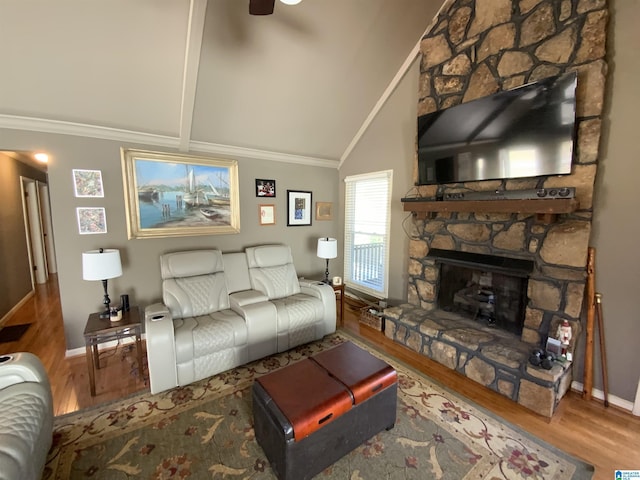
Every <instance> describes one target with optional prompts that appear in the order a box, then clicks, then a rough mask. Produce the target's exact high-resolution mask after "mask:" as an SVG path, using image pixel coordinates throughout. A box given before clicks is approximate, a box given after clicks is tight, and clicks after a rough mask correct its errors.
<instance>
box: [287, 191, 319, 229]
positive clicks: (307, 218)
mask: <svg viewBox="0 0 640 480" xmlns="http://www.w3.org/2000/svg"><path fill="white" fill-rule="evenodd" d="M312 210H313V205H312V203H311V192H305V191H299V190H287V226H288V227H296V226H303V225H311V211H312Z"/></svg>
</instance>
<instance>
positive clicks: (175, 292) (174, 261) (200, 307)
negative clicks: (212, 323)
mask: <svg viewBox="0 0 640 480" xmlns="http://www.w3.org/2000/svg"><path fill="white" fill-rule="evenodd" d="M160 273H161V275H162V299H163V301H164V304H165V305H166V306H167V307H168V308H169V311H170V312H171V315H172V316H173V318H174V319H179V318H186V317H197V316H200V315H207V314H209V313H213V312H217V311H219V310H224V309H227V308H229V295H228V292H227V285H226V280H225V275H224V264H223V262H222V253H221V252H220V251H219V250H194V251H187V252H175V253H167V254H164V255H162V256H161V257H160Z"/></svg>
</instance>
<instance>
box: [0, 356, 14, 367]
mask: <svg viewBox="0 0 640 480" xmlns="http://www.w3.org/2000/svg"><path fill="white" fill-rule="evenodd" d="M11 360H13V355H0V365H1V364H3V363H7V362H10V361H11Z"/></svg>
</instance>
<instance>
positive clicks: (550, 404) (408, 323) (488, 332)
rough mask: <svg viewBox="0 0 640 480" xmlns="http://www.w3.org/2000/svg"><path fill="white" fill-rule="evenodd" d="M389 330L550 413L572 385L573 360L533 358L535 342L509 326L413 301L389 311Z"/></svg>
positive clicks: (476, 378)
mask: <svg viewBox="0 0 640 480" xmlns="http://www.w3.org/2000/svg"><path fill="white" fill-rule="evenodd" d="M384 315H385V319H386V321H385V335H386V336H387V337H388V338H390V339H392V340H394V341H396V342H398V343H401V344H403V345H406V346H407V347H409V348H410V349H412V350H414V351H416V352H418V353H421V354H422V355H425V356H427V357H429V358H431V359H433V360H435V361H437V362H438V363H441V364H442V365H444V366H446V367H448V368H451V369H452V370H456V371H458V372H460V373H462V374H463V375H465V376H467V377H469V378H470V379H472V380H474V381H476V382H478V383H480V384H482V385H484V386H485V387H488V388H490V389H492V390H494V391H496V392H498V393H500V394H502V395H504V396H506V397H508V398H510V399H511V400H513V401H515V402H517V403H519V404H521V405H523V406H524V407H527V408H529V409H531V410H533V411H534V412H536V413H539V414H540V415H544V416H545V417H551V416H552V415H553V412H554V411H555V409H556V407H557V405H558V403H559V402H560V399H561V398H562V397H563V396H564V394H565V393H566V392H567V390H568V389H569V387H570V385H571V380H572V375H571V364H570V363H569V362H567V363H565V364H561V363H558V362H555V364H554V366H553V368H552V369H551V370H544V369H542V368H539V367H534V366H533V365H531V364H529V363H528V359H529V353H530V351H531V345H530V344H527V343H525V342H522V341H521V340H520V339H519V338H518V337H517V336H515V335H514V334H512V333H509V332H506V331H504V330H498V329H495V328H491V327H488V326H485V325H483V324H482V323H481V322H476V321H473V320H469V319H466V318H464V317H462V316H460V315H457V314H455V313H451V312H445V311H443V310H430V311H427V310H424V309H422V308H419V307H415V306H413V305H409V304H403V305H400V306H398V307H391V308H387V309H385V310H384Z"/></svg>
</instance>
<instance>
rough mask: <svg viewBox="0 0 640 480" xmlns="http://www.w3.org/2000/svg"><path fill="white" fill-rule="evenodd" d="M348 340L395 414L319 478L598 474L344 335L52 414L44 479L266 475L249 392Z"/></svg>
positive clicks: (576, 477) (567, 476)
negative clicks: (387, 388)
mask: <svg viewBox="0 0 640 480" xmlns="http://www.w3.org/2000/svg"><path fill="white" fill-rule="evenodd" d="M347 340H350V341H352V342H354V343H356V344H357V345H359V346H361V347H363V348H365V349H366V350H368V351H370V352H371V353H373V354H374V355H376V356H378V357H380V358H382V359H383V360H385V361H386V362H388V363H389V364H391V365H392V366H393V367H394V368H395V369H396V371H397V372H398V379H399V390H398V392H399V393H398V412H397V422H396V425H395V427H394V428H393V429H391V430H389V431H383V432H381V433H379V434H378V435H376V436H374V437H373V438H371V439H370V440H369V441H367V442H365V443H364V444H363V445H361V446H360V447H358V448H356V449H355V450H354V451H352V452H351V453H349V454H347V455H346V456H345V457H343V458H342V459H341V460H339V461H338V462H336V463H335V464H334V465H332V466H330V467H328V468H327V469H326V470H325V471H323V472H322V473H320V474H318V476H317V477H316V478H318V479H345V480H346V479H350V480H369V479H370V480H379V479H382V478H384V479H398V480H400V479H425V478H434V479H450V480H460V479H469V480H470V479H481V478H482V479H488V480H498V479H520V480H522V479H538V480H542V479H557V480H560V479H562V480H567V479H574V480H582V479H590V478H591V477H592V474H593V467H592V466H590V465H588V464H586V463H584V462H581V461H580V460H577V459H575V458H573V457H571V456H569V455H567V454H566V453H563V452H561V451H560V450H558V449H556V448H554V447H553V446H551V445H549V444H547V443H545V442H543V441H542V440H540V439H537V438H535V437H533V436H531V435H529V434H528V433H526V432H524V431H522V430H520V429H518V428H517V427H514V426H512V425H509V424H505V422H504V421H502V420H500V419H499V418H497V417H495V416H493V415H492V414H490V413H487V412H486V411H484V410H483V409H481V408H479V407H477V406H474V405H473V404H471V403H470V402H468V401H465V400H463V399H462V398H460V397H459V396H457V395H456V394H454V393H452V392H450V391H448V390H447V389H445V388H442V387H440V386H438V385H435V384H434V383H433V382H432V381H430V380H429V379H428V378H426V377H424V376H423V375H421V374H420V373H418V372H416V371H415V370H413V369H411V368H409V367H407V366H405V365H404V364H401V363H399V362H397V361H396V360H394V359H392V358H390V357H388V356H386V355H385V354H383V353H381V352H379V351H377V350H375V349H374V348H372V347H371V346H370V345H366V344H364V343H362V342H361V341H359V340H356V339H354V338H351V336H350V335H348V334H347V333H345V332H339V333H336V334H334V335H331V336H329V337H326V338H325V339H324V340H322V341H319V342H315V343H312V344H309V345H305V346H302V347H299V348H296V349H294V350H291V351H289V352H286V353H282V354H278V355H274V356H272V357H268V358H266V359H264V360H260V361H256V362H253V363H251V364H248V365H246V366H244V367H241V368H237V369H233V370H230V371H227V372H225V373H222V374H219V375H215V376H213V377H211V378H208V379H206V380H202V381H200V382H196V383H194V384H191V385H189V386H186V387H183V388H175V389H173V390H170V391H167V392H163V393H160V394H157V395H151V394H149V393H146V394H138V395H135V396H132V397H130V398H127V399H124V400H119V401H117V402H114V403H110V404H107V405H102V406H100V407H95V408H92V409H88V410H84V411H81V412H78V413H73V414H69V415H65V416H63V417H58V418H56V421H55V433H54V445H53V447H52V449H51V451H50V453H49V458H48V461H47V466H46V469H45V472H44V476H43V478H44V479H73V478H90V479H130V478H150V479H167V478H179V479H184V478H192V479H203V478H224V479H256V480H260V479H273V478H275V476H274V474H273V472H272V471H271V469H270V468H269V463H268V461H267V459H266V458H265V456H264V453H263V451H262V449H261V448H260V446H259V445H258V444H257V442H256V441H255V438H254V432H253V428H252V425H253V415H252V409H251V385H252V384H253V380H254V379H255V378H256V377H258V376H260V375H264V374H265V373H268V372H270V371H273V370H275V369H278V368H282V367H284V366H286V365H289V364H291V363H294V362H297V361H299V360H301V359H303V358H306V357H308V356H310V355H313V354H315V353H318V352H320V351H322V350H326V349H327V348H331V347H333V346H335V345H337V344H339V343H341V342H344V341H347Z"/></svg>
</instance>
